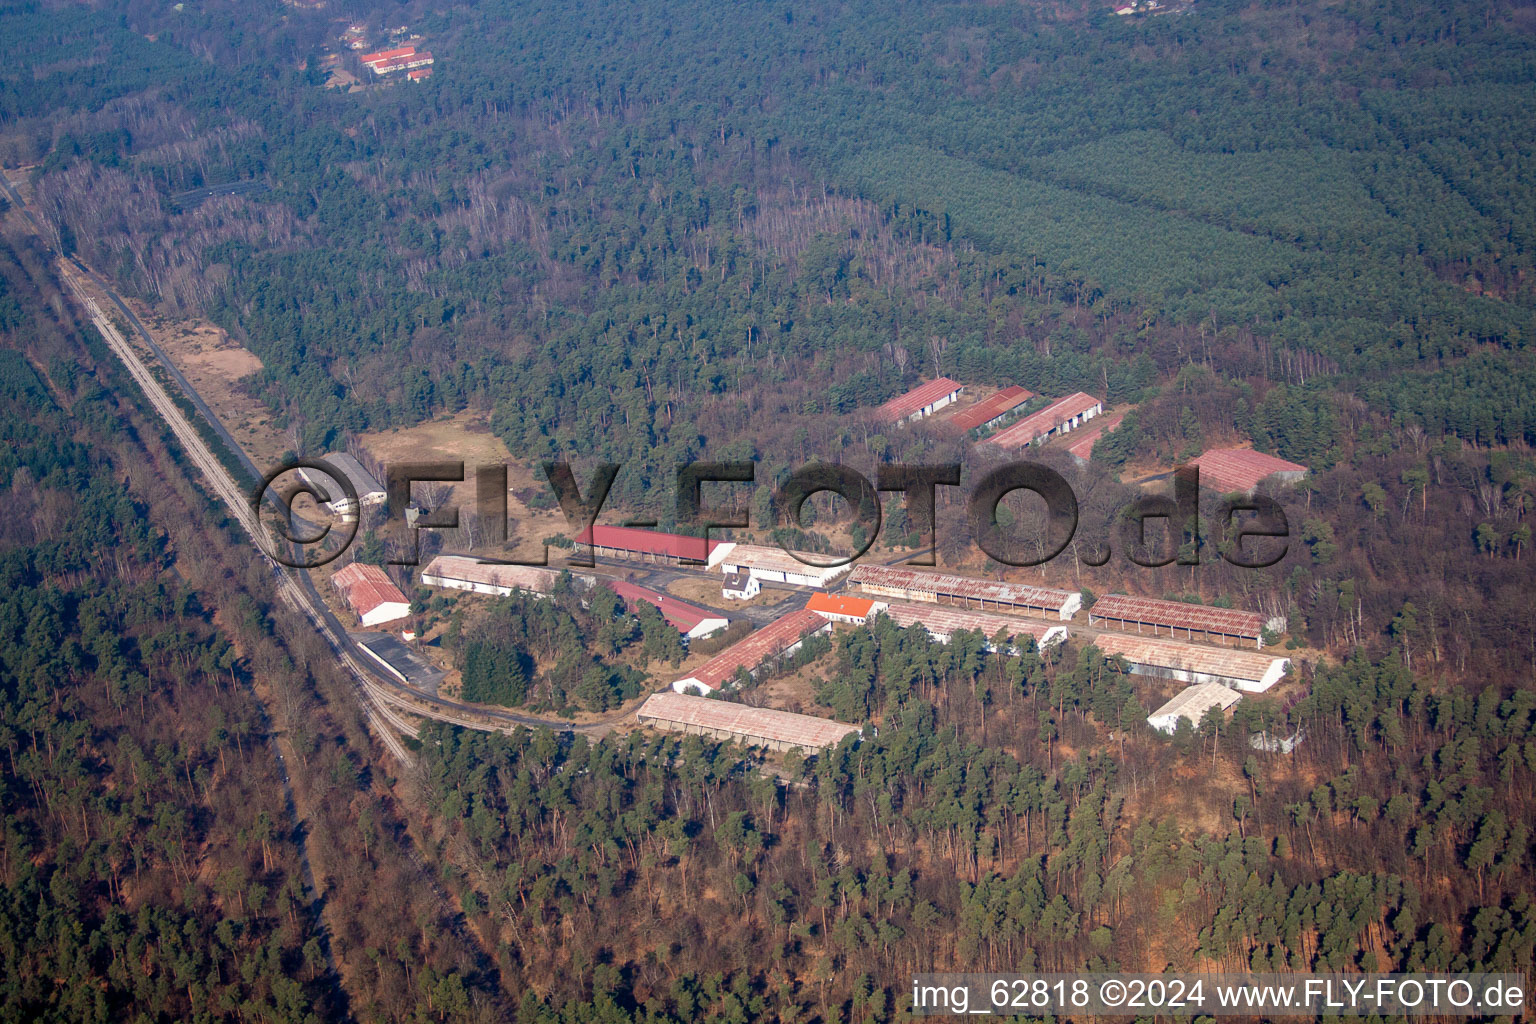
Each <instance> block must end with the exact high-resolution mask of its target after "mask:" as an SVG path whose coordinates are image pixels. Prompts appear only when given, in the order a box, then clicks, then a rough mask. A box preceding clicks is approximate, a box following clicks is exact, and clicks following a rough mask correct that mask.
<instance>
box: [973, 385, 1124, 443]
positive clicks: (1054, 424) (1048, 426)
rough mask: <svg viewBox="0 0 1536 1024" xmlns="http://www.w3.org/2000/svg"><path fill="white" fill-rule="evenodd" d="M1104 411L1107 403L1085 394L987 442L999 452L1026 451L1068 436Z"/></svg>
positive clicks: (1063, 401) (1031, 416)
mask: <svg viewBox="0 0 1536 1024" xmlns="http://www.w3.org/2000/svg"><path fill="white" fill-rule="evenodd" d="M1103 411H1104V403H1103V402H1101V401H1100V400H1099V399H1097V398H1094V397H1093V396H1092V395H1090V394H1087V393H1085V392H1082V391H1078V392H1075V393H1073V394H1070V395H1068V396H1067V397H1066V398H1058V399H1057V400H1056V401H1054V402H1052V403H1051V404H1050V405H1048V406H1046V407H1045V408H1044V409H1041V410H1040V411H1039V412H1032V413H1030V414H1029V415H1028V416H1025V417H1024V418H1023V419H1021V420H1019V421H1018V422H1017V423H1015V424H1013V425H1012V426H1010V427H1008V428H1006V429H1004V430H1000V431H998V432H997V433H995V434H993V435H992V436H991V437H989V438H987V439H986V441H985V442H983V443H985V444H990V445H994V446H996V447H998V448H1006V449H1010V450H1011V449H1016V448H1027V447H1028V446H1029V445H1032V444H1034V443H1035V442H1036V441H1039V440H1041V439H1042V438H1047V437H1053V436H1055V435H1056V434H1065V433H1067V432H1068V431H1072V430H1076V429H1077V428H1078V427H1080V426H1082V425H1083V424H1084V423H1087V422H1088V421H1089V420H1091V419H1093V418H1094V417H1095V416H1097V415H1098V414H1099V413H1101V412H1103Z"/></svg>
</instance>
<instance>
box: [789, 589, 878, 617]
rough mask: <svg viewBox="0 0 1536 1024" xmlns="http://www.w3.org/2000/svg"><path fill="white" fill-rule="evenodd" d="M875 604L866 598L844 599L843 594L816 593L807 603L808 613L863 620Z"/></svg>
mask: <svg viewBox="0 0 1536 1024" xmlns="http://www.w3.org/2000/svg"><path fill="white" fill-rule="evenodd" d="M874 606H875V602H873V601H871V600H869V599H868V598H864V597H844V596H843V595H842V594H826V593H816V594H812V595H811V599H810V600H809V601H808V602H806V605H805V608H806V611H812V612H816V613H817V614H819V615H847V616H851V617H852V618H855V619H862V618H864V617H865V616H867V615H868V614H869V611H870V609H871V608H873V607H874Z"/></svg>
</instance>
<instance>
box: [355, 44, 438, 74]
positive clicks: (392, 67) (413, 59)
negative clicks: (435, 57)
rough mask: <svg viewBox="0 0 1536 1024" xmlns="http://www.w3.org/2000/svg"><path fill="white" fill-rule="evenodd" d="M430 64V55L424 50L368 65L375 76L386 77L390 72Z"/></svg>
mask: <svg viewBox="0 0 1536 1024" xmlns="http://www.w3.org/2000/svg"><path fill="white" fill-rule="evenodd" d="M431 63H432V55H431V54H430V53H428V52H426V51H425V50H424V51H422V52H421V53H406V54H402V55H400V56H399V57H391V58H389V59H388V60H381V61H377V62H376V63H373V64H370V65H369V67H371V68H373V73H374V74H376V75H387V74H389V73H390V72H392V71H403V70H405V69H406V68H422V67H426V66H427V65H428V64H431Z"/></svg>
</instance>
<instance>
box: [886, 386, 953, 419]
mask: <svg viewBox="0 0 1536 1024" xmlns="http://www.w3.org/2000/svg"><path fill="white" fill-rule="evenodd" d="M960 388H961V384H960V383H959V382H958V381H953V380H950V379H949V378H948V377H940V378H939V379H938V380H931V381H929V382H928V383H926V384H920V385H918V386H917V387H915V388H913V389H912V390H911V391H908V392H907V393H906V394H904V395H897V396H896V397H895V398H893V399H891V400H890V401H888V402H886V403H885V404H884V405H882V406H880V407H879V408H878V409H876V410H875V418H876V419H878V420H880V421H881V422H882V423H900V422H901V421H902V420H904V419H906V418H907V417H908V416H911V415H912V414H913V413H915V412H917V411H918V410H919V409H922V408H923V407H925V406H928V405H932V404H933V403H934V402H937V401H938V400H939V399H941V398H943V397H944V396H945V395H952V394H954V393H955V392H956V391H959V390H960Z"/></svg>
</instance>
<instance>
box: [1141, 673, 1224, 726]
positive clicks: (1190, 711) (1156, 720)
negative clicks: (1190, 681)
mask: <svg viewBox="0 0 1536 1024" xmlns="http://www.w3.org/2000/svg"><path fill="white" fill-rule="evenodd" d="M1242 699H1243V695H1242V694H1240V693H1237V692H1235V691H1233V690H1232V689H1231V688H1230V687H1226V686H1220V685H1218V684H1216V683H1196V684H1195V685H1194V686H1191V687H1190V688H1189V689H1187V690H1181V691H1179V692H1178V693H1176V694H1174V697H1173V699H1172V700H1170V701H1169V702H1168V703H1166V704H1164V705H1163V706H1162V707H1160V708H1158V709H1157V710H1156V711H1154V712H1152V713H1151V714H1150V715H1148V716H1147V724H1148V725H1150V726H1151V727H1152V728H1154V729H1156V730H1157V731H1158V732H1165V733H1168V734H1169V735H1172V734H1173V733H1174V732H1175V731H1176V730H1177V729H1178V727H1179V719H1181V718H1183V719H1187V720H1188V721H1189V724H1190V725H1191V726H1199V724H1200V722H1201V720H1203V719H1204V718H1205V716H1206V713H1207V712H1209V711H1210V710H1212V709H1213V708H1214V709H1217V710H1219V711H1222V712H1225V711H1226V710H1227V708H1230V707H1231V706H1232V705H1233V704H1236V703H1237V702H1238V701H1240V700H1242Z"/></svg>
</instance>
